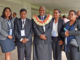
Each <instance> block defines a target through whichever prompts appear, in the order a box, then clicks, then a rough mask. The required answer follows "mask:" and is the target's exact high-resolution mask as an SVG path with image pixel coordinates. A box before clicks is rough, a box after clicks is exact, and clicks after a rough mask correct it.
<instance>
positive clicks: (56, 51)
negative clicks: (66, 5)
mask: <svg viewBox="0 0 80 60" xmlns="http://www.w3.org/2000/svg"><path fill="white" fill-rule="evenodd" d="M60 14H61V11H60V10H59V9H55V10H54V12H53V16H54V18H53V19H52V26H53V29H52V49H53V58H54V60H61V48H62V44H63V37H62V36H61V35H60V33H61V30H62V27H63V25H64V20H62V19H61V18H60Z"/></svg>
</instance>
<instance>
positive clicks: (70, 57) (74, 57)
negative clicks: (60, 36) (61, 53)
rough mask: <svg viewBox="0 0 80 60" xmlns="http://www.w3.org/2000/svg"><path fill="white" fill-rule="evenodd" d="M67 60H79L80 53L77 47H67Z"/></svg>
mask: <svg viewBox="0 0 80 60" xmlns="http://www.w3.org/2000/svg"><path fill="white" fill-rule="evenodd" d="M66 56H67V60H80V52H79V50H78V48H77V47H74V46H72V45H69V46H67V52H66Z"/></svg>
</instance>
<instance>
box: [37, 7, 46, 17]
mask: <svg viewBox="0 0 80 60" xmlns="http://www.w3.org/2000/svg"><path fill="white" fill-rule="evenodd" d="M45 12H46V9H45V7H40V8H39V14H40V16H44V15H45Z"/></svg>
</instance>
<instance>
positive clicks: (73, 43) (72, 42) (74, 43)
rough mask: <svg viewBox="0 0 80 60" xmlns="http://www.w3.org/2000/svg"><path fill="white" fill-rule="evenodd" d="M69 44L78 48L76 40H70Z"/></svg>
mask: <svg viewBox="0 0 80 60" xmlns="http://www.w3.org/2000/svg"><path fill="white" fill-rule="evenodd" d="M70 44H71V45H72V46H75V47H78V43H77V41H76V39H72V40H71V41H70Z"/></svg>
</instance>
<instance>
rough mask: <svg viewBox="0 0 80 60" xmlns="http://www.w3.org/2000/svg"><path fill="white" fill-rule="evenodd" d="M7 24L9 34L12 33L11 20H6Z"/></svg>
mask: <svg viewBox="0 0 80 60" xmlns="http://www.w3.org/2000/svg"><path fill="white" fill-rule="evenodd" d="M7 23H8V25H9V28H10V30H9V35H12V28H11V22H10V21H7Z"/></svg>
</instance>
